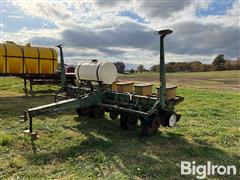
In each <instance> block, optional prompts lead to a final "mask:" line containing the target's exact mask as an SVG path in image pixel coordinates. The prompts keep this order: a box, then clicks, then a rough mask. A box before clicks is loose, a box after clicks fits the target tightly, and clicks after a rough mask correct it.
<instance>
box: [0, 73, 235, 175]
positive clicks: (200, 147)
mask: <svg viewBox="0 0 240 180" xmlns="http://www.w3.org/2000/svg"><path fill="white" fill-rule="evenodd" d="M134 76H135V77H134ZM167 77H168V81H170V80H171V84H177V85H178V86H179V89H178V95H182V96H184V97H185V101H184V102H183V103H181V104H180V105H179V106H177V110H178V111H179V112H180V113H181V114H182V119H181V121H180V122H179V123H178V126H177V127H175V128H160V131H159V132H158V133H157V135H156V136H154V137H148V138H144V137H141V136H139V128H138V129H136V130H132V131H124V130H122V129H121V128H120V125H119V120H118V119H117V120H115V121H112V120H110V119H109V117H108V114H105V117H104V118H103V119H90V118H88V117H78V116H77V115H76V114H74V113H73V112H69V114H67V115H59V116H50V117H46V116H44V117H39V118H34V126H33V128H34V129H35V130H37V131H38V133H39V135H40V138H39V139H38V140H37V141H34V142H33V141H31V140H30V138H29V137H28V136H24V135H23V133H22V132H23V130H24V129H26V128H27V127H28V125H27V123H25V124H24V123H23V124H22V123H19V121H18V120H19V119H18V116H19V115H20V114H21V113H22V112H23V110H24V109H27V108H29V107H34V106H38V105H42V104H46V103H50V102H53V97H52V96H51V93H48V94H47V95H46V94H38V95H37V96H36V97H34V98H29V97H24V96H23V93H22V80H20V79H18V78H0V179H1V178H9V177H13V178H17V177H20V178H23V177H25V178H44V177H46V176H48V177H49V178H65V179H67V178H85V179H86V178H94V179H95V178H100V179H128V178H131V179H181V178H185V179H193V178H194V177H193V176H184V177H182V176H180V162H181V160H188V161H196V163H197V164H205V163H206V162H207V161H211V162H212V163H213V164H220V165H235V166H236V167H237V170H238V175H237V176H236V177H228V176H222V177H217V178H222V179H240V174H239V170H240V141H239V139H240V128H239V127H240V121H239V117H240V112H239V104H240V95H239V91H238V90H239V89H237V88H239V83H238V80H239V71H228V72H227V71H226V72H207V73H176V74H175V73H171V74H167ZM120 79H131V80H133V79H134V80H144V81H148V82H149V81H151V82H156V81H157V79H158V76H157V74H153V73H149V74H147V73H146V74H145V73H142V74H135V75H124V76H120ZM178 83H179V84H178ZM36 88H37V89H38V90H46V89H47V90H49V91H51V90H52V91H54V90H56V89H57V87H52V86H41V87H40V86H39V87H36ZM36 88H35V89H36ZM203 88H204V89H203ZM209 89H211V90H209ZM213 178H216V177H213Z"/></svg>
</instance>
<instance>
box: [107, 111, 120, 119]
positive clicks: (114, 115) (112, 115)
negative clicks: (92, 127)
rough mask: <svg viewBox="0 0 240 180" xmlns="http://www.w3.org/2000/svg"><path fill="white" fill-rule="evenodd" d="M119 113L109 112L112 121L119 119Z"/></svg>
mask: <svg viewBox="0 0 240 180" xmlns="http://www.w3.org/2000/svg"><path fill="white" fill-rule="evenodd" d="M118 115H119V114H118V113H117V112H116V111H114V110H110V112H109V117H110V118H111V119H112V120H114V119H116V118H117V117H118Z"/></svg>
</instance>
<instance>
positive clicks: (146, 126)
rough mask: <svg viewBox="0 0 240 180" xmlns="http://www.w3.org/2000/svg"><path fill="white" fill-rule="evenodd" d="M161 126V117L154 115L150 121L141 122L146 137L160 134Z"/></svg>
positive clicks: (142, 131) (142, 132)
mask: <svg viewBox="0 0 240 180" xmlns="http://www.w3.org/2000/svg"><path fill="white" fill-rule="evenodd" d="M160 124H161V117H160V116H158V115H154V116H153V117H151V119H150V121H147V120H144V119H142V120H141V134H142V135H144V136H153V135H155V134H156V133H157V132H158V129H159V127H160Z"/></svg>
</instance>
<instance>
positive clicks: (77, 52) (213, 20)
mask: <svg viewBox="0 0 240 180" xmlns="http://www.w3.org/2000/svg"><path fill="white" fill-rule="evenodd" d="M0 1H1V23H0V24H1V30H2V33H1V41H2V42H3V41H6V40H11V41H15V42H17V43H22V44H24V43H28V42H30V43H33V44H36V45H44V46H53V45H54V44H58V43H63V44H64V46H65V51H66V59H67V60H68V61H69V62H70V63H76V62H77V61H78V60H81V59H92V58H98V59H106V60H109V61H118V60H121V61H125V62H128V63H130V64H138V63H145V64H146V65H149V64H154V63H155V62H156V59H157V58H158V47H159V44H158V40H157V37H156V36H154V34H153V32H154V30H159V29H164V28H171V29H173V31H174V33H173V34H172V35H171V37H169V38H168V39H167V42H166V43H167V44H166V48H167V49H166V50H167V53H166V56H167V61H192V60H199V61H202V62H206V63H210V62H211V61H212V59H213V58H214V57H215V56H217V55H218V54H224V55H225V56H226V57H229V58H236V57H238V56H239V52H238V51H239V41H240V39H239V3H240V2H239V1H237V0H209V1H197V0H196V1H195V0H183V1H177V0H172V1H140V2H139V1H136V0H132V1H127V0H126V1H100V0H96V1H85V2H79V1H64V0H62V1H44V2H41V1H34V0H33V1H31V2H30V1H4V0H0ZM206 37H207V38H206Z"/></svg>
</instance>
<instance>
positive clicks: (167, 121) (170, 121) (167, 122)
mask: <svg viewBox="0 0 240 180" xmlns="http://www.w3.org/2000/svg"><path fill="white" fill-rule="evenodd" d="M161 117H162V118H161V124H162V125H163V126H164V127H173V126H175V124H176V122H177V121H179V119H180V117H181V116H179V115H177V114H176V113H175V112H173V111H171V112H167V113H166V114H165V115H161ZM173 117H174V118H173Z"/></svg>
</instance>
